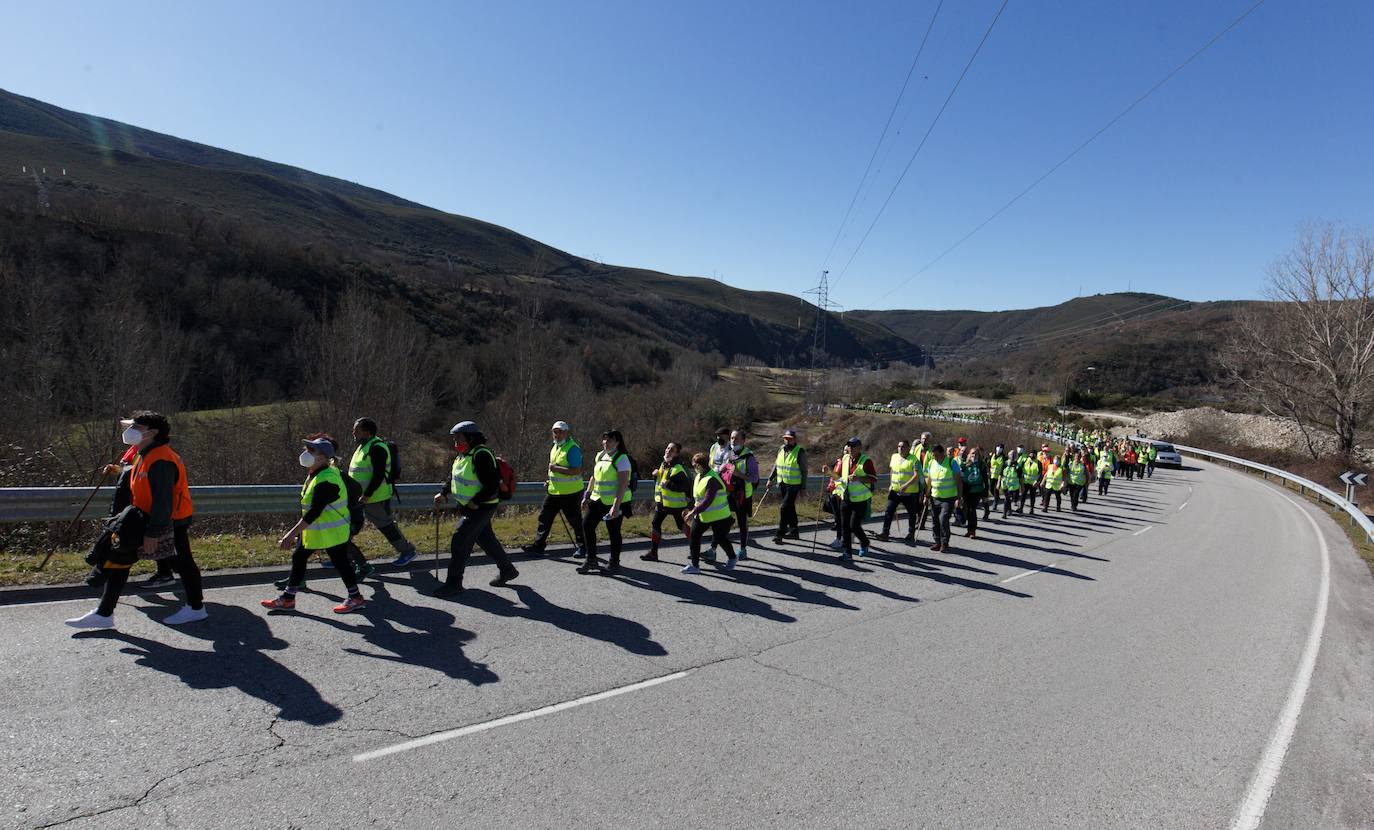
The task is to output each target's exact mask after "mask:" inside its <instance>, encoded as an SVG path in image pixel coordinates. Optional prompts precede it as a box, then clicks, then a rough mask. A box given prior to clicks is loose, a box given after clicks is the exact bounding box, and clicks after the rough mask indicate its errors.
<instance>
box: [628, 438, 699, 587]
mask: <svg viewBox="0 0 1374 830" xmlns="http://www.w3.org/2000/svg"><path fill="white" fill-rule="evenodd" d="M691 487H692V482H691V480H690V479H688V478H687V471H686V470H684V469H683V468H682V445H681V444H679V443H678V442H676V441H669V442H668V446H666V447H664V448H663V462H662V463H661V464H659V465H658V469H656V470H654V515H653V518H652V519H651V520H650V522H649V543H650V545H651V547H650V548H649V552H648V553H645V554H641V555H640V557H639V558H640V559H642V560H643V561H645V562H657V561H658V545H659V542H660V541H662V539H663V520H664V519H666V518H668V517H669V516H672V517H673V521H674V522H675V523H676V524H677V529H678V530H679V531H685V530H686V529H687V527H686V525H685V524H684V523H683V519H682V513H683V511H684V510H686V509H687V507H688V505H690V504H691V503H692V501H691V497H690V496H689V495H687V493H688V491H689V490H690V489H691Z"/></svg>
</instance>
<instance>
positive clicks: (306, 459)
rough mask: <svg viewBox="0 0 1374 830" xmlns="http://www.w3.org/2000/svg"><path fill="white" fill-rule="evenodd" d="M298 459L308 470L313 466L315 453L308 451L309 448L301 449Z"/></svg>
mask: <svg viewBox="0 0 1374 830" xmlns="http://www.w3.org/2000/svg"><path fill="white" fill-rule="evenodd" d="M300 461H301V466H302V467H304V468H306V469H307V470H308V469H310V468H311V467H313V466H315V455H314V453H312V452H310V450H302V451H301V458H300Z"/></svg>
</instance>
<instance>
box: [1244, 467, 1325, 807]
mask: <svg viewBox="0 0 1374 830" xmlns="http://www.w3.org/2000/svg"><path fill="white" fill-rule="evenodd" d="M1278 495H1282V496H1283V497H1284V498H1285V499H1288V501H1289V502H1291V503H1292V505H1293V507H1294V508H1295V509H1297V511H1298V512H1299V513H1301V514H1302V517H1303V518H1304V519H1306V520H1307V523H1308V524H1309V525H1311V526H1312V532H1313V533H1315V534H1317V541H1318V542H1319V543H1320V546H1321V551H1322V578H1321V588H1320V589H1319V590H1318V592H1317V609H1316V611H1314V612H1313V614H1312V627H1311V628H1310V629H1309V630H1308V632H1307V645H1306V646H1305V647H1304V648H1303V651H1302V659H1301V660H1299V661H1298V671H1297V674H1295V675H1294V676H1293V685H1292V686H1290V687H1289V689H1288V699H1287V700H1285V701H1284V704H1283V709H1282V710H1280V712H1279V720H1278V723H1276V724H1274V733H1273V734H1272V735H1271V736H1270V737H1269V744H1268V745H1267V746H1266V747H1265V749H1264V755H1263V756H1262V757H1261V758H1260V761H1259V764H1258V765H1256V767H1255V772H1254V774H1253V775H1252V776H1251V778H1250V786H1249V787H1248V788H1247V789H1246V791H1245V799H1244V800H1243V801H1241V803H1240V806H1239V807H1237V808H1236V813H1235V816H1234V817H1232V819H1231V830H1254V828H1256V827H1259V826H1260V822H1261V821H1263V820H1264V810H1265V807H1267V806H1268V805H1269V796H1271V795H1273V793H1274V786H1275V785H1276V784H1278V782H1279V773H1280V772H1281V771H1282V770H1283V757H1284V755H1286V754H1287V752H1288V744H1289V742H1290V741H1292V740H1293V731H1294V730H1295V729H1297V726H1298V716H1299V715H1301V714H1302V704H1303V701H1305V700H1306V699H1307V689H1308V687H1309V686H1310V685H1311V683H1312V672H1313V670H1314V669H1316V666H1317V652H1319V651H1320V650H1321V644H1322V632H1323V631H1324V630H1325V629H1326V603H1327V598H1328V596H1329V595H1330V593H1331V552H1330V550H1328V549H1327V545H1326V537H1325V536H1323V535H1322V531H1321V528H1319V527H1317V523H1316V521H1314V520H1313V518H1312V515H1311V514H1310V513H1308V512H1307V511H1306V510H1304V509H1303V508H1302V505H1300V504H1299V503H1298V502H1297V501H1294V500H1293V499H1292V498H1290V497H1289V496H1287V495H1286V494H1283V493H1279V494H1278Z"/></svg>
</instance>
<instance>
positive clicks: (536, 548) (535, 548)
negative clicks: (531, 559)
mask: <svg viewBox="0 0 1374 830" xmlns="http://www.w3.org/2000/svg"><path fill="white" fill-rule="evenodd" d="M520 550H522V551H524V552H525V553H528V554H529V555H531V556H539V555H540V554H542V553H543V552H544V546H543V545H541V544H539V543H538V542H534V543H532V544H528V545H521V546H520Z"/></svg>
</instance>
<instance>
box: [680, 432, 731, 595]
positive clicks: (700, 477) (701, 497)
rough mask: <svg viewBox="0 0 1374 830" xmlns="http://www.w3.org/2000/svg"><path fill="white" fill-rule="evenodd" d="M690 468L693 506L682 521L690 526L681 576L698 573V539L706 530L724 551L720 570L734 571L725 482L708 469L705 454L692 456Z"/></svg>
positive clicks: (708, 462)
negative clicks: (685, 562)
mask: <svg viewBox="0 0 1374 830" xmlns="http://www.w3.org/2000/svg"><path fill="white" fill-rule="evenodd" d="M692 469H693V470H695V471H696V483H695V484H694V485H693V486H692V498H693V499H694V500H695V504H693V505H692V508H691V509H690V510H688V511H687V512H686V513H685V514H684V515H683V519H685V520H686V521H688V522H690V523H691V530H690V531H689V532H688V534H687V552H688V556H689V557H690V558H689V561H688V562H687V564H686V565H685V566H684V567H683V568H682V572H683V573H685V574H699V573H701V539H702V537H703V536H705V535H706V531H707V530H709V531H711V538H712V540H713V541H714V542H715V543H716V544H717V545H718V546H720V547H722V548H724V549H725V557H726V559H725V565H724V566H723V570H727V571H732V570H734V569H735V548H734V545H733V544H732V543H731V542H730V526H731V525H732V524H733V523H734V518H733V517H732V516H731V513H730V499H729V496H728V494H727V493H726V492H725V481H724V479H722V478H721V477H720V473H718V472H716V471H715V470H713V469H711V459H710V458H709V457H708V456H707V455H706V453H702V452H699V453H697V454H696V455H694V456H692Z"/></svg>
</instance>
